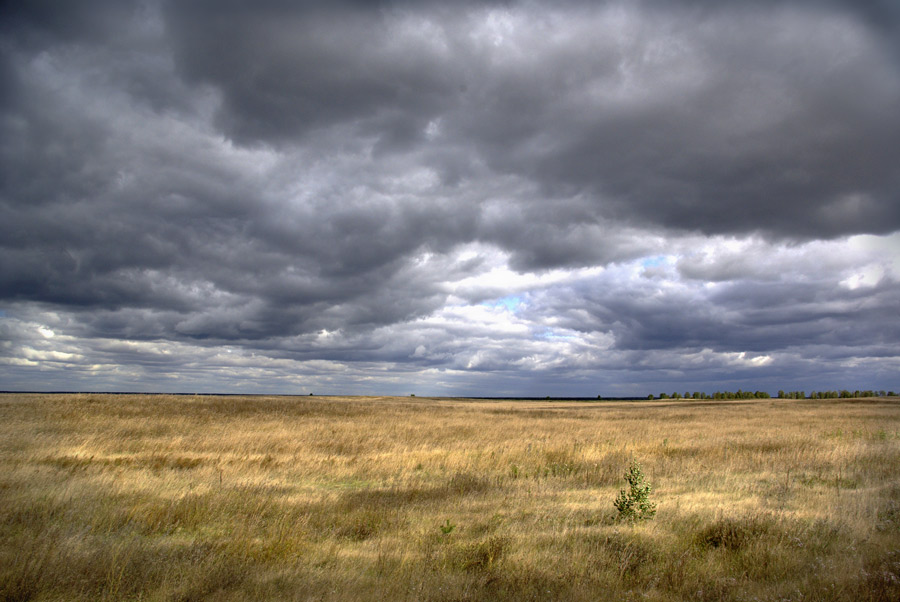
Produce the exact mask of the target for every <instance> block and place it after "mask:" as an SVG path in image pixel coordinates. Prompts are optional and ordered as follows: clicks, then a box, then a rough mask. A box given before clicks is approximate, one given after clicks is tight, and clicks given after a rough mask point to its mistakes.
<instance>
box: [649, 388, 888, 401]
mask: <svg viewBox="0 0 900 602" xmlns="http://www.w3.org/2000/svg"><path fill="white" fill-rule="evenodd" d="M896 395H897V394H896V393H895V392H894V391H875V390H872V389H866V390H865V391H860V390H859V389H857V390H855V391H848V390H847V389H842V390H840V391H813V392H812V393H810V394H809V395H808V396H807V395H806V392H805V391H783V390H781V391H778V396H777V399H850V398H856V397H894V396H896ZM647 399H772V396H771V395H770V394H769V393H767V392H766V391H742V390H741V389H738V390H737V391H716V392H715V393H713V394H712V395H710V394H708V393H703V392H700V391H694V392H693V393H691V392H689V391H685V393H684V395H682V394H681V393H679V392H677V391H675V392H674V393H660V394H659V395H658V396H654V395H653V394H650V395H648V396H647Z"/></svg>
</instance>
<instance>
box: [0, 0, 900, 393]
mask: <svg viewBox="0 0 900 602" xmlns="http://www.w3.org/2000/svg"><path fill="white" fill-rule="evenodd" d="M740 4H741V5H740V6H735V5H734V3H718V2H703V1H699V0H683V1H681V2H655V1H649V0H648V1H644V2H601V3H596V2H579V1H574V0H573V1H565V2H554V3H550V2H515V1H511V2H510V1H507V2H499V1H497V2H476V1H470V2H463V3H455V4H453V5H452V6H450V5H447V4H446V3H438V2H400V1H398V2H388V1H385V2H361V1H360V2H350V1H345V2H334V3H314V2H283V1H275V0H265V1H263V2H253V3H250V2H240V1H237V0H227V1H225V2H212V1H194V2H174V1H171V2H167V1H158V2H157V1H152V0H151V1H143V2H121V1H115V2H113V1H102V0H98V1H83V2H69V3H64V4H60V3H57V2H49V1H47V2H44V1H30V2H7V3H4V4H3V7H2V8H0V11H2V12H0V388H8V389H91V390H105V389H109V390H123V389H128V390H173V391H196V390H219V391H271V392H300V393H303V392H309V391H316V392H335V393H408V392H413V391H416V392H419V393H420V394H424V393H435V394H466V395H477V394H481V395H545V394H562V395H596V394H597V393H598V392H602V393H604V394H610V395H625V394H646V393H647V392H657V390H658V389H659V390H669V389H672V388H676V389H678V390H684V389H685V388H690V389H692V390H695V389H702V390H715V389H722V388H738V387H744V388H747V387H754V388H769V389H771V390H773V391H774V390H777V389H779V388H784V389H792V388H797V389H806V390H811V389H814V388H820V389H821V388H839V387H859V388H885V389H887V388H897V383H896V382H895V381H896V374H898V373H900V355H898V353H897V351H896V349H897V348H900V327H898V326H897V316H900V170H898V169H897V161H896V157H898V156H900V42H898V40H900V35H898V33H900V10H898V9H897V8H896V3H894V2H888V1H884V2H878V1H871V2H838V1H831V2H803V1H799V2H794V3H787V4H786V3H776V2H767V1H761V2H757V3H740Z"/></svg>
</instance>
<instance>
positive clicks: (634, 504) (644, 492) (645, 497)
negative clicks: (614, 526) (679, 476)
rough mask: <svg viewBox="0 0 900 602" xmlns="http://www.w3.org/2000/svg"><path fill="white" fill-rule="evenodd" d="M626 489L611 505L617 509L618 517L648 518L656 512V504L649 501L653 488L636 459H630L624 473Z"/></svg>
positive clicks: (630, 519)
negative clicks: (627, 487) (626, 470)
mask: <svg viewBox="0 0 900 602" xmlns="http://www.w3.org/2000/svg"><path fill="white" fill-rule="evenodd" d="M625 481H626V482H627V483H628V486H629V489H628V491H626V490H624V489H622V490H621V491H619V496H618V497H617V498H616V501H615V502H614V503H613V505H614V506H615V507H616V510H618V511H619V519H621V520H628V521H632V522H634V521H638V520H648V519H651V518H653V516H654V515H655V514H656V504H655V503H653V502H651V501H650V492H651V491H653V488H652V487H651V486H650V483H648V482H646V481H645V480H644V471H643V469H642V468H641V465H640V464H638V463H637V461H636V460H632V461H631V466H629V467H628V472H626V473H625Z"/></svg>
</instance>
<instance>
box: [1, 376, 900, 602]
mask: <svg viewBox="0 0 900 602" xmlns="http://www.w3.org/2000/svg"><path fill="white" fill-rule="evenodd" d="M632 458H634V459H637V460H638V461H640V462H641V463H642V465H643V467H644V472H645V474H646V475H647V478H648V480H649V481H650V482H651V483H652V484H653V486H654V491H653V494H652V500H653V501H655V502H657V503H658V514H657V516H656V518H655V519H654V520H652V521H648V522H645V523H642V524H637V525H629V524H625V523H620V522H618V521H617V520H616V517H615V514H616V512H615V509H614V508H613V505H612V502H613V500H614V499H615V497H616V494H617V492H618V490H619V489H621V488H623V487H624V481H623V479H622V475H623V473H624V471H625V470H626V468H627V467H628V464H629V462H630V461H631V459H632ZM251 599H279V600H371V599H385V600H448V601H449V600H551V599H559V600H606V599H608V600H628V599H633V600H685V599H690V600H773V601H774V600H801V599H802V600H850V599H853V600H898V599H900V403H898V400H897V399H896V398H894V399H866V400H823V401H782V400H759V401H756V400H754V401H720V402H709V401H704V402H699V401H698V402H695V401H657V402H597V403H572V402H554V401H542V402H533V401H528V402H506V401H503V402H500V401H464V400H446V399H424V398H381V397H378V398H374V397H373V398H335V397H327V398H322V397H215V396H183V397H176V396H165V395H159V396H155V395H154V396H151V395H147V396H143V395H141V396H138V395H128V396H116V395H87V394H80V395H20V394H8V395H3V396H0V600H182V601H188V600H251Z"/></svg>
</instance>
